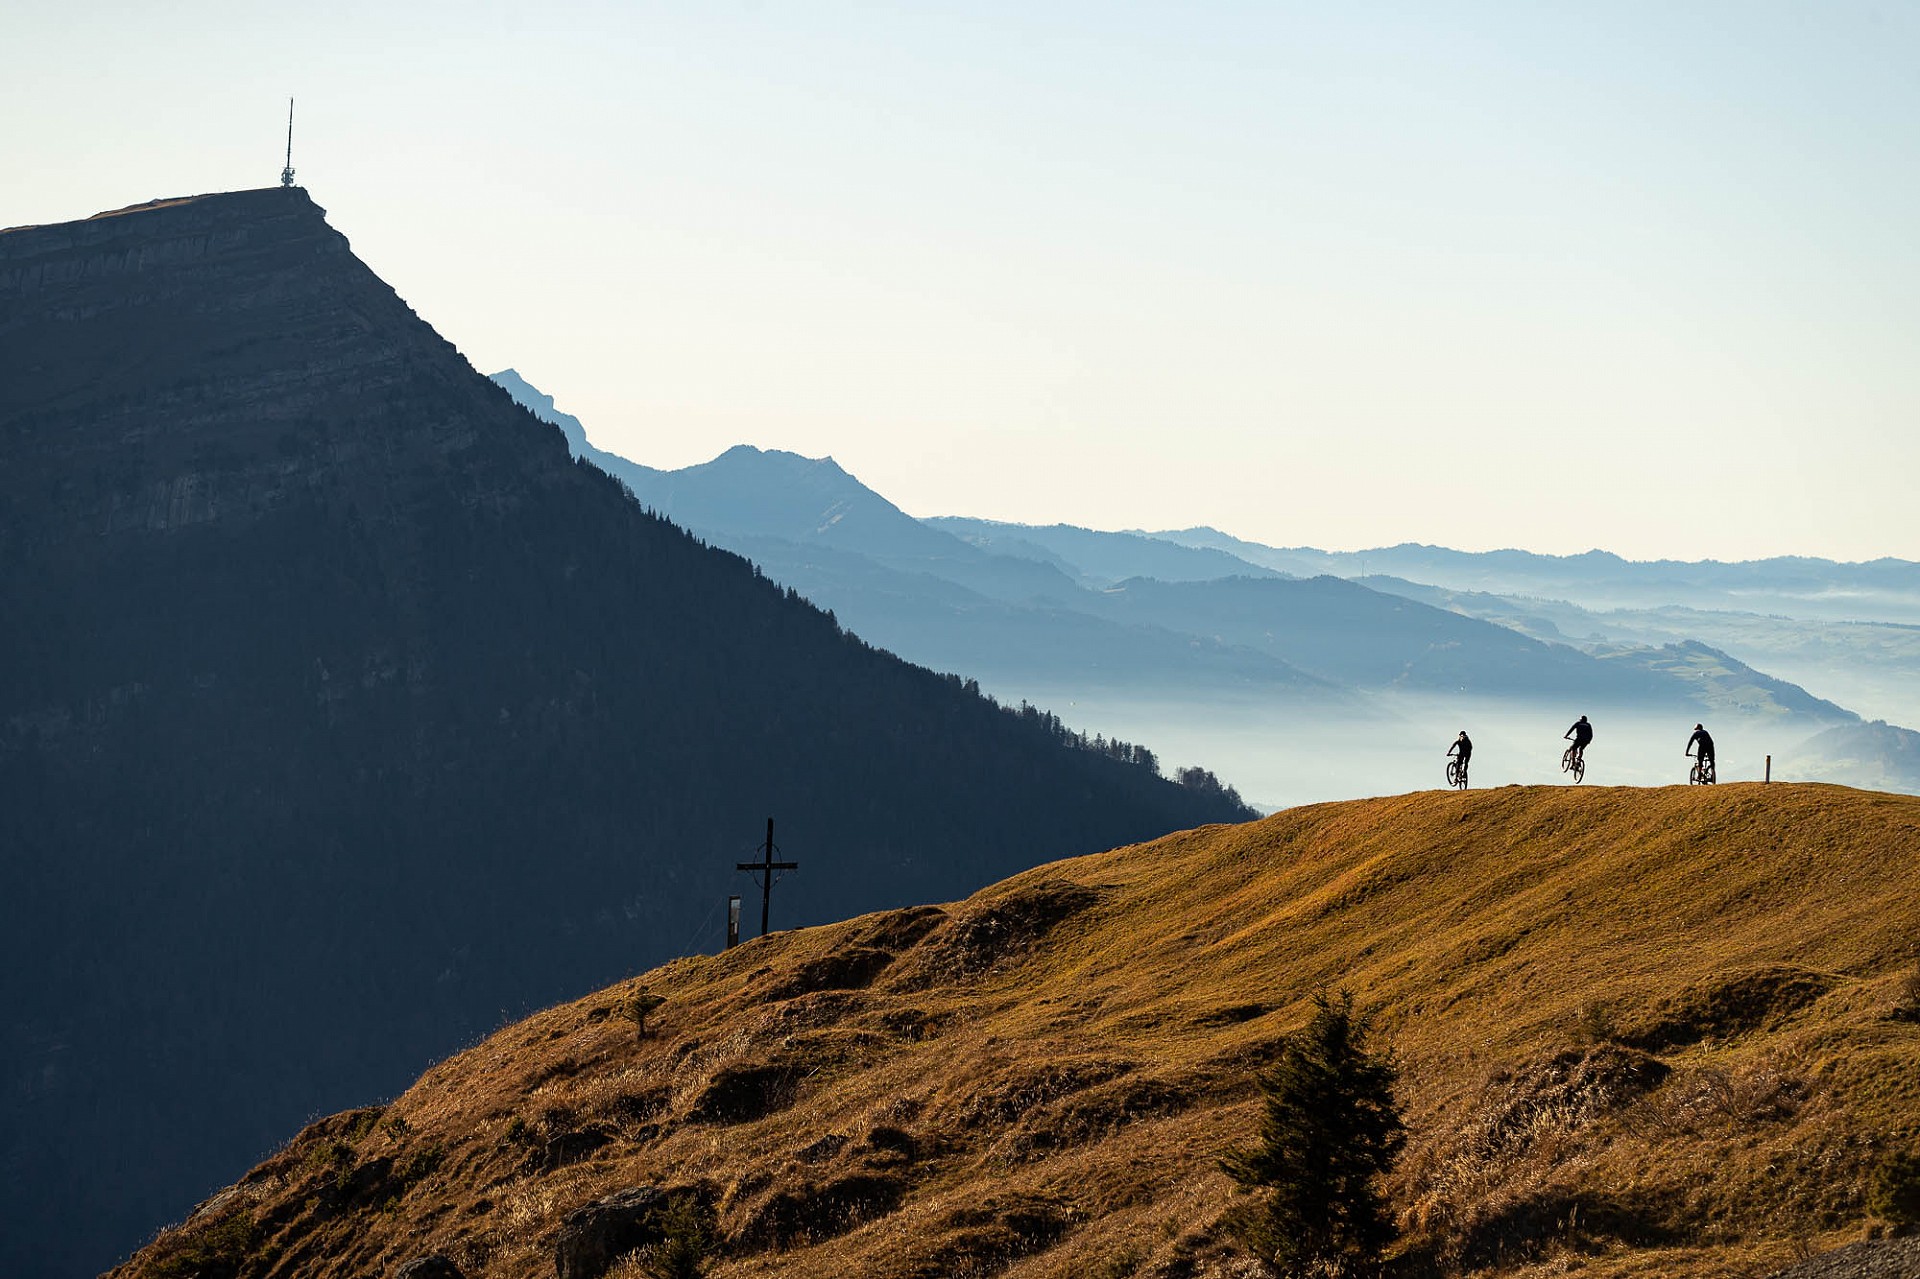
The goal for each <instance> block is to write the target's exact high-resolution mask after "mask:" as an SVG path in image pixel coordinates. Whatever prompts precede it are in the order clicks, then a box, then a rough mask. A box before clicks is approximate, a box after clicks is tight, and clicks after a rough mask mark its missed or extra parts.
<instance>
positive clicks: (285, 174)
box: [280, 98, 293, 187]
mask: <svg viewBox="0 0 1920 1279" xmlns="http://www.w3.org/2000/svg"><path fill="white" fill-rule="evenodd" d="M280 185H281V186H283V187H290V186H292V185H293V99H292V98H288V99H287V167H286V168H284V169H282V170H280Z"/></svg>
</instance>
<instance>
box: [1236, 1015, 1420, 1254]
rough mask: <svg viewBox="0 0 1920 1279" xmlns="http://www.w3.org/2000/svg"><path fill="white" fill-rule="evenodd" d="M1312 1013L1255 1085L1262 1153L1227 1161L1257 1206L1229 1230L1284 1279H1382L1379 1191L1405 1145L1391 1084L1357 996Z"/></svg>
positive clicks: (1252, 1149) (1384, 1225)
mask: <svg viewBox="0 0 1920 1279" xmlns="http://www.w3.org/2000/svg"><path fill="white" fill-rule="evenodd" d="M1313 1003H1314V1014H1313V1020H1312V1021H1310V1022H1309V1023H1308V1024H1307V1025H1306V1027H1305V1028H1304V1029H1302V1030H1299V1031H1297V1032H1295V1033H1294V1034H1292V1035H1289V1036H1287V1038H1286V1040H1285V1041H1284V1042H1283V1043H1282V1045H1281V1048H1280V1056H1279V1059H1278V1060H1277V1061H1275V1063H1274V1064H1273V1065H1272V1066H1271V1067H1270V1068H1268V1069H1267V1070H1266V1071H1264V1072H1262V1074H1261V1076H1260V1078H1259V1086H1260V1093H1261V1097H1262V1100H1263V1103H1264V1105H1263V1112H1262V1115H1261V1120H1260V1137H1259V1141H1258V1142H1257V1143H1256V1144H1255V1145H1252V1146H1249V1147H1244V1148H1241V1149H1236V1150H1233V1151H1230V1152H1229V1153H1228V1154H1227V1156H1226V1158H1224V1159H1222V1160H1221V1161H1220V1166H1221V1168H1222V1169H1223V1170H1224V1171H1225V1172H1226V1173H1227V1175H1228V1176H1230V1177H1232V1178H1233V1179H1234V1181H1236V1182H1237V1183H1239V1188H1240V1190H1241V1191H1242V1192H1243V1193H1249V1194H1257V1195H1260V1196H1262V1197H1261V1198H1260V1200H1259V1201H1258V1202H1256V1203H1253V1204H1248V1205H1244V1206H1243V1207H1241V1208H1240V1209H1239V1210H1238V1211H1236V1212H1235V1213H1233V1214H1232V1215H1231V1216H1230V1217H1229V1218H1228V1223H1227V1224H1228V1228H1229V1229H1230V1230H1231V1231H1232V1232H1233V1233H1234V1234H1235V1235H1236V1236H1237V1237H1238V1238H1239V1240H1240V1242H1241V1243H1243V1244H1244V1245H1246V1247H1247V1248H1248V1249H1249V1250H1250V1251H1252V1252H1253V1253H1254V1254H1255V1255H1256V1256H1258V1257H1259V1258H1260V1259H1261V1260H1262V1261H1264V1262H1265V1263H1266V1264H1267V1265H1268V1266H1270V1267H1272V1268H1273V1269H1274V1270H1275V1271H1276V1272H1277V1273H1279V1274H1281V1275H1283V1276H1286V1277H1287V1279H1310V1277H1317V1276H1334V1275H1340V1276H1347V1275H1361V1274H1366V1273H1369V1272H1371V1271H1373V1270H1374V1269H1376V1268H1377V1266H1378V1263H1379V1259H1380V1253H1381V1250H1382V1249H1383V1248H1384V1247H1385V1246H1386V1245H1387V1244H1388V1243H1389V1242H1390V1241H1391V1240H1392V1238H1393V1234H1394V1230H1393V1226H1392V1224H1391V1223H1390V1222H1389V1221H1388V1219H1387V1214H1386V1205H1385V1203H1384V1200H1383V1198H1382V1195H1381V1193H1380V1189H1379V1186H1378V1180H1379V1178H1380V1177H1381V1176H1382V1175H1383V1174H1385V1173H1386V1171H1387V1170H1388V1169H1389V1168H1390V1167H1392V1165H1393V1160H1394V1157H1395V1156H1396V1155H1397V1154H1398V1153H1399V1151H1400V1146H1401V1143H1402V1141H1403V1140H1404V1137H1405V1125H1403V1124H1402V1123H1401V1122H1400V1115H1399V1112H1398V1110H1397V1109H1396V1108H1395V1106H1394V1100H1393V1088H1394V1083H1395V1079H1396V1072H1395V1070H1394V1068H1393V1064H1392V1063H1391V1062H1390V1061H1389V1060H1388V1059H1387V1058H1386V1056H1385V1055H1384V1054H1375V1053H1371V1052H1369V1051H1368V1050H1367V1045H1366V1039H1367V1030H1368V1019H1367V1017H1366V1015H1365V1014H1364V1013H1356V1012H1355V1011H1354V1008H1353V996H1352V995H1351V994H1349V993H1347V992H1345V991H1342V992H1341V993H1340V994H1339V995H1338V996H1337V997H1335V998H1328V997H1327V996H1326V995H1324V994H1320V995H1315V996H1314V1001H1313Z"/></svg>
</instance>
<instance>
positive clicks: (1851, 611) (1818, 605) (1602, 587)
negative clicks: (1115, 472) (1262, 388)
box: [1148, 527, 1920, 623]
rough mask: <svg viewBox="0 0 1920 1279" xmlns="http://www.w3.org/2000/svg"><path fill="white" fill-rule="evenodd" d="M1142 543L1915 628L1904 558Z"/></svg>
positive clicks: (1309, 566)
mask: <svg viewBox="0 0 1920 1279" xmlns="http://www.w3.org/2000/svg"><path fill="white" fill-rule="evenodd" d="M1148 536H1151V537H1153V538H1156V539H1159V540H1164V541H1169V542H1175V543H1178V544H1179V545H1182V546H1188V547H1193V548H1196V549H1206V550H1218V551H1224V552H1227V553H1229V554H1232V555H1234V556H1236V557H1238V558H1240V559H1244V560H1246V561H1248V562H1249V563H1253V564H1258V565H1260V566H1262V567H1265V568H1269V569H1273V570H1277V571H1280V572H1285V573H1292V574H1296V575H1312V574H1315V573H1333V574H1337V575H1339V576H1341V577H1362V576H1364V577H1371V576H1373V575H1374V574H1384V575H1388V576H1394V577H1402V578H1406V579H1408V580H1410V581H1415V582H1421V583H1424V584H1426V585H1429V586H1436V587H1444V588H1447V589H1450V590H1456V591H1480V592H1486V593H1490V594H1496V595H1520V596H1545V597H1547V598H1550V599H1565V600H1573V601H1577V602H1579V603H1580V604H1582V605H1584V606H1585V607H1587V608H1595V609H1613V608H1649V607H1658V606H1660V605H1684V606H1688V607H1692V608H1701V609H1707V608H1718V609H1736V610H1744V611H1768V612H1780V613H1784V614H1786V615H1788V616H1793V617H1807V618H1821V619H1827V620H1857V619H1862V618H1868V619H1872V620H1876V621H1893V622H1906V623H1920V564H1916V563H1914V562H1913V561H1911V560H1900V559H1891V558H1889V559H1878V560H1869V561H1866V562H1864V563H1841V562H1838V561H1835V560H1826V559H1817V558H1811V557H1803V556H1781V557H1777V558H1774V559H1764V560H1746V561H1740V562H1735V563H1722V562H1720V561H1717V560H1693V561H1683V560H1627V559H1622V558H1621V557H1620V556H1618V555H1613V554H1610V553H1608V552H1606V551H1588V552H1586V553H1585V554H1583V555H1540V554H1537V553H1535V552H1532V551H1517V550H1507V551H1455V550H1450V549H1448V548H1446V547H1444V546H1422V545H1417V544H1413V543H1406V544H1403V545H1400V546H1386V547H1376V548H1374V549H1372V550H1365V551H1321V550H1316V549H1314V548H1312V547H1272V546H1262V545H1261V544H1259V543H1258V542H1248V541H1243V540H1242V539H1240V538H1236V537H1232V536H1230V535H1228V534H1226V533H1222V532H1221V531H1220V530H1218V529H1214V528H1204V527H1203V528H1189V529H1174V530H1168V531H1165V532H1159V533H1153V534H1150V535H1148Z"/></svg>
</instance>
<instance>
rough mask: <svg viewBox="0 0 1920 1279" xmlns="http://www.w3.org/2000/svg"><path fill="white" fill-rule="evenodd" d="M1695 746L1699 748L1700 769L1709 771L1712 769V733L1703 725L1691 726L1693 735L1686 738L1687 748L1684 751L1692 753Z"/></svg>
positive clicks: (1704, 771) (1705, 771)
mask: <svg viewBox="0 0 1920 1279" xmlns="http://www.w3.org/2000/svg"><path fill="white" fill-rule="evenodd" d="M1696 746H1697V747H1699V748H1700V771H1701V772H1703V773H1711V772H1712V771H1713V734H1712V733H1709V732H1708V731H1707V730H1706V728H1705V726H1704V725H1700V724H1695V725H1694V726H1693V736H1692V737H1689V738H1688V739H1687V749H1686V751H1685V752H1684V753H1685V754H1688V755H1691V754H1693V753H1694V747H1696Z"/></svg>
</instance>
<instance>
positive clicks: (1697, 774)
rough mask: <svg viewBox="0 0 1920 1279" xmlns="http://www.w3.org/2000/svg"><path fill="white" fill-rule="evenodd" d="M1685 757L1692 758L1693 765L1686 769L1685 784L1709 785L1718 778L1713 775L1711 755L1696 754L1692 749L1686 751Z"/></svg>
mask: <svg viewBox="0 0 1920 1279" xmlns="http://www.w3.org/2000/svg"><path fill="white" fill-rule="evenodd" d="M1687 757H1688V758H1689V759H1691V760H1693V767H1692V768H1691V769H1689V770H1687V785H1689V786H1711V785H1713V784H1714V783H1715V782H1716V781H1718V780H1720V779H1719V778H1718V777H1716V776H1714V766H1713V756H1711V755H1699V756H1696V755H1694V753H1693V752H1692V751H1688V752H1687Z"/></svg>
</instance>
